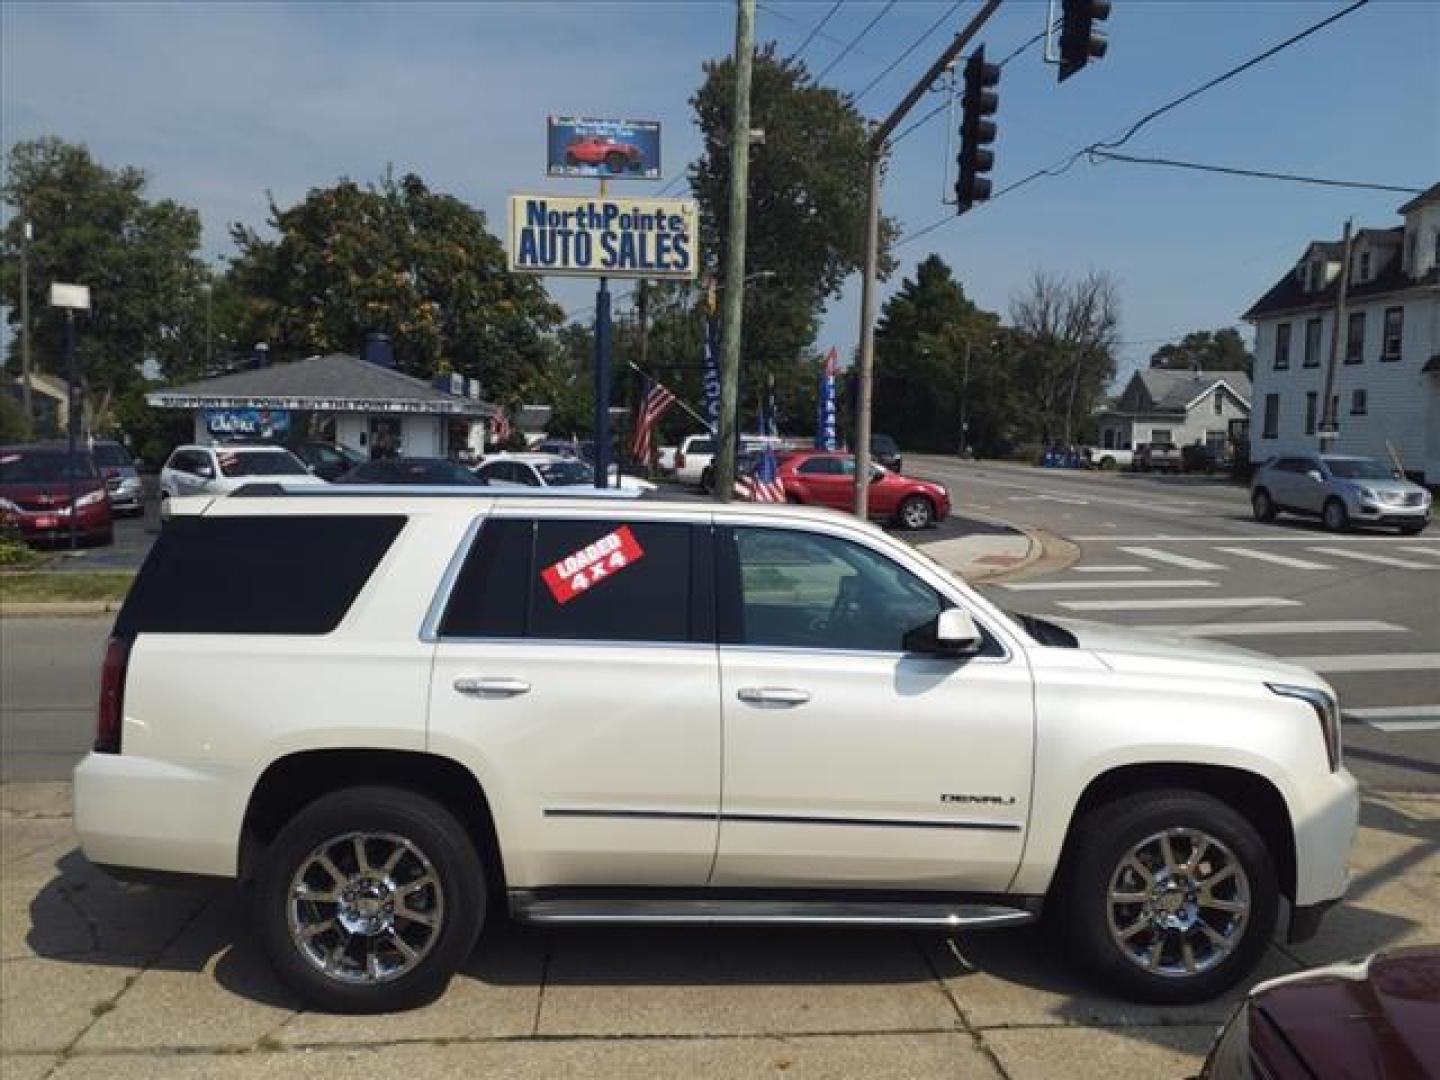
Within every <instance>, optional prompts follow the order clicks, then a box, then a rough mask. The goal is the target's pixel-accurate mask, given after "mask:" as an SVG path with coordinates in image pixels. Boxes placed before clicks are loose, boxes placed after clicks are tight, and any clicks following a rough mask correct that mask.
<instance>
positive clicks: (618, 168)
mask: <svg viewBox="0 0 1440 1080" xmlns="http://www.w3.org/2000/svg"><path fill="white" fill-rule="evenodd" d="M629 164H630V159H629V158H627V157H626V156H625V155H624V154H620V153H609V154H606V155H605V167H606V168H607V169H609V170H610V171H611V172H612V173H618V172H624V171H625V168H626V166H627V165H629Z"/></svg>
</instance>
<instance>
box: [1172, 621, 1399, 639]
mask: <svg viewBox="0 0 1440 1080" xmlns="http://www.w3.org/2000/svg"><path fill="white" fill-rule="evenodd" d="M1144 629H1145V633H1147V634H1171V635H1174V634H1178V635H1180V636H1182V637H1272V636H1279V635H1283V634H1398V633H1404V632H1405V627H1403V626H1396V625H1395V624H1394V623H1388V622H1380V621H1379V620H1376V619H1331V620H1325V619H1305V620H1295V621H1292V622H1233V623H1175V624H1173V625H1170V626H1147V627H1145V628H1144Z"/></svg>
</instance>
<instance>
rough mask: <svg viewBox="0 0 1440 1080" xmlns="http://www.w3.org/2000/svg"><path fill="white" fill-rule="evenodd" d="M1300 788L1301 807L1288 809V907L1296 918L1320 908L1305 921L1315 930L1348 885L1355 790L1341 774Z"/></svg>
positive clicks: (1346, 774) (1357, 795)
mask: <svg viewBox="0 0 1440 1080" xmlns="http://www.w3.org/2000/svg"><path fill="white" fill-rule="evenodd" d="M1306 787H1307V790H1306V791H1304V793H1303V802H1302V803H1300V804H1299V805H1292V806H1291V808H1290V813H1291V821H1292V822H1293V823H1294V829H1295V895H1294V897H1293V898H1292V902H1293V904H1294V907H1295V909H1296V913H1297V915H1298V913H1299V912H1300V911H1301V910H1304V909H1308V908H1315V907H1318V908H1320V911H1319V912H1317V913H1315V914H1314V915H1313V916H1305V918H1313V919H1314V920H1315V922H1316V924H1317V925H1318V922H1319V918H1320V914H1322V913H1323V911H1324V908H1325V907H1327V906H1329V905H1330V904H1333V903H1335V902H1336V901H1338V900H1339V899H1340V898H1341V897H1343V896H1344V895H1345V890H1346V889H1347V888H1348V887H1349V885H1350V848H1351V846H1352V845H1353V844H1354V842H1355V833H1356V830H1357V829H1358V827H1359V824H1360V788H1359V785H1358V784H1356V782H1355V778H1354V777H1353V776H1351V775H1350V772H1349V770H1348V769H1345V768H1340V769H1338V770H1337V771H1335V772H1333V773H1329V774H1327V775H1326V776H1325V778H1324V779H1323V780H1322V781H1321V782H1319V783H1317V784H1315V785H1314V786H1313V787H1311V786H1310V785H1306ZM1292 932H1293V931H1292ZM1312 932H1313V931H1312Z"/></svg>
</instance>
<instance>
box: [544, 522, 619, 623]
mask: <svg viewBox="0 0 1440 1080" xmlns="http://www.w3.org/2000/svg"><path fill="white" fill-rule="evenodd" d="M644 557H645V550H644V549H643V548H642V547H641V546H640V542H639V541H638V540H636V539H635V534H634V533H632V532H631V531H630V526H629V525H621V526H620V527H619V528H618V529H616V530H615V531H614V532H608V533H606V534H605V535H604V536H602V537H600V539H599V540H596V541H595V542H594V543H591V544H586V545H585V546H584V547H583V548H581V549H580V550H579V551H576V552H574V553H573V554H570V555H566V556H565V557H564V558H563V559H561V560H560V561H559V562H557V563H555V564H553V565H551V566H547V567H546V568H545V569H544V570H542V571H540V576H541V577H542V578H544V579H545V584H546V585H548V586H549V587H550V595H551V596H553V597H555V602H556V603H559V604H568V603H569V602H570V601H571V600H574V599H575V597H577V596H579V595H580V594H581V593H583V592H585V591H586V590H587V589H592V588H594V587H595V586H596V585H597V584H599V583H600V582H602V581H604V580H605V579H606V578H607V577H609V576H610V575H611V574H615V573H619V572H620V571H621V570H624V569H625V568H626V567H627V566H630V565H631V564H632V563H635V562H636V561H638V560H640V559H643V558H644Z"/></svg>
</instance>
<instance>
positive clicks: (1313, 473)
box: [1305, 469, 1325, 484]
mask: <svg viewBox="0 0 1440 1080" xmlns="http://www.w3.org/2000/svg"><path fill="white" fill-rule="evenodd" d="M1305 475H1306V476H1308V477H1309V478H1310V479H1311V480H1314V481H1315V482H1316V483H1317V484H1319V483H1323V482H1324V480H1325V477H1323V476H1321V475H1320V470H1319V469H1311V470H1310V471H1309V472H1307V473H1306V474H1305Z"/></svg>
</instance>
